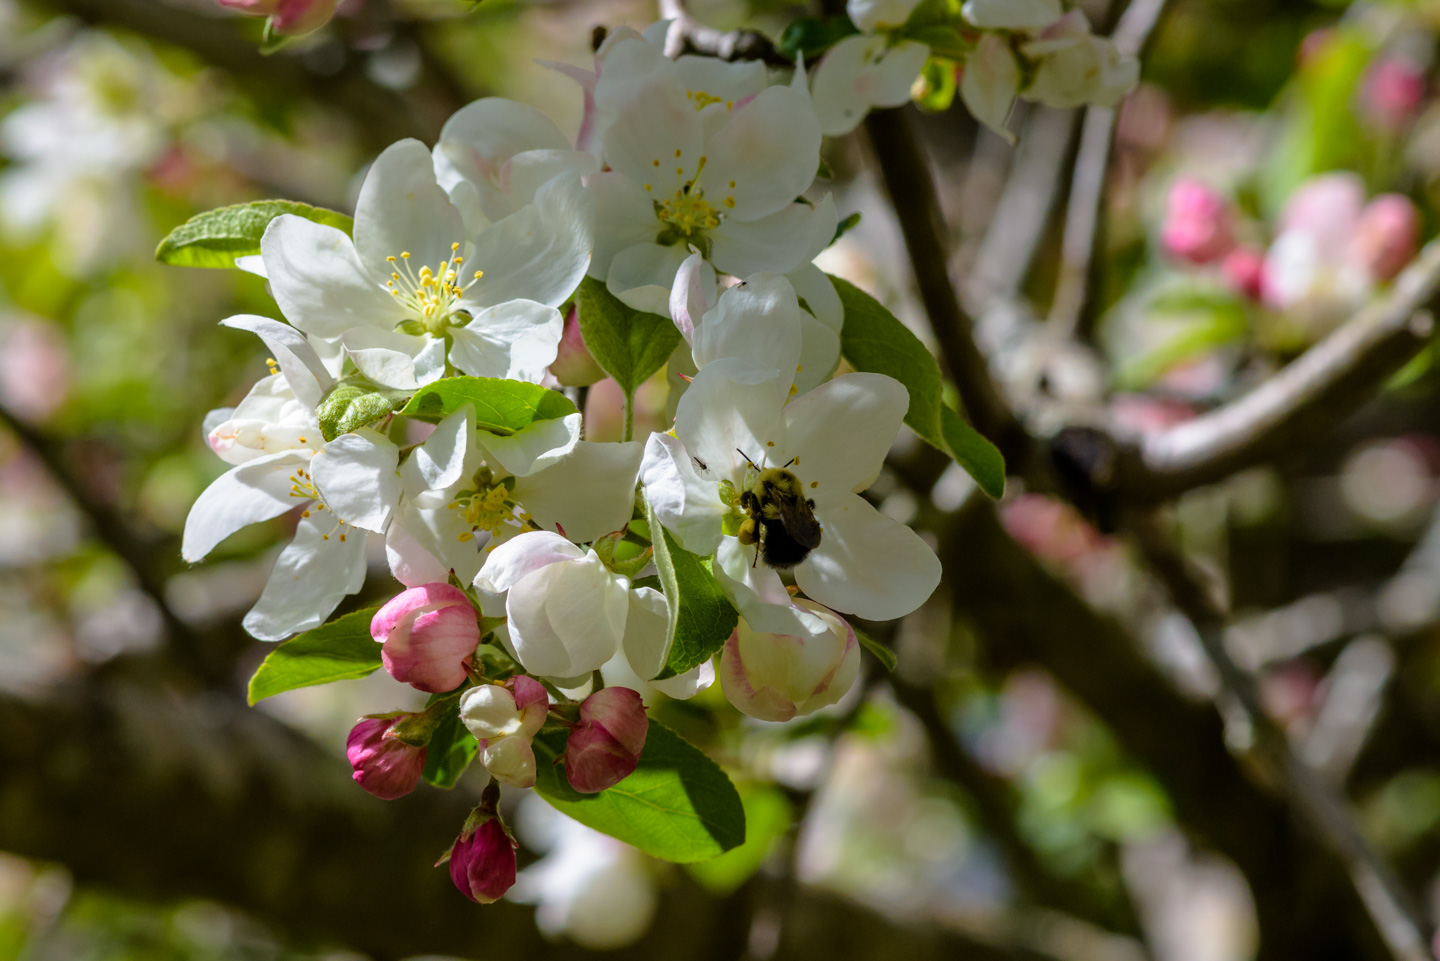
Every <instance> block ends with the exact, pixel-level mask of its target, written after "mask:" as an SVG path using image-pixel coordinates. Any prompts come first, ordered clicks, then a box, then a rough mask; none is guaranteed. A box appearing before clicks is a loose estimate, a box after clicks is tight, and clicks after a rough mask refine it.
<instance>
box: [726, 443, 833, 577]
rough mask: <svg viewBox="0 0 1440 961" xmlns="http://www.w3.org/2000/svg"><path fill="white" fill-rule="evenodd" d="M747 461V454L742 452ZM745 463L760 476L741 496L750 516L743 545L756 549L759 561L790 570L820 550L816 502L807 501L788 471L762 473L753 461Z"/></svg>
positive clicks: (742, 529) (743, 527) (745, 522)
mask: <svg viewBox="0 0 1440 961" xmlns="http://www.w3.org/2000/svg"><path fill="white" fill-rule="evenodd" d="M739 453H740V456H741V457H745V452H744V451H740V452H739ZM745 462H746V463H747V464H749V465H750V466H751V468H753V469H754V470H757V471H759V472H760V476H759V477H758V478H757V479H756V481H755V483H754V484H752V485H751V486H750V487H748V488H746V489H745V490H744V491H742V492H741V494H740V507H741V509H742V510H744V511H745V513H746V514H748V515H749V516H748V517H746V518H745V520H743V521H741V523H740V531H739V538H740V543H742V544H744V545H746V546H749V545H751V544H754V545H756V547H755V561H754V562H752V563H751V565H750V566H751V567H754V566H755V564H758V563H759V562H760V561H761V560H762V559H763V560H764V561H765V563H766V564H768V565H769V566H770V567H774V568H777V569H779V570H787V569H789V568H791V567H794V566H795V565H796V564H799V563H800V562H801V561H803V560H805V558H806V557H807V556H809V554H810V552H811V551H813V550H814V549H815V548H817V547H819V546H820V522H819V521H817V520H816V519H815V502H814V501H813V500H810V499H808V498H806V497H805V494H804V488H803V487H802V486H801V484H800V478H798V477H796V476H795V475H794V474H792V473H790V471H788V470H786V468H788V467H789V466H790V464H793V463H794V461H793V460H792V461H790V463H787V464H786V465H785V467H771V468H767V469H765V470H761V469H760V468H758V467H756V466H755V464H754V462H753V461H751V460H750V458H749V457H745Z"/></svg>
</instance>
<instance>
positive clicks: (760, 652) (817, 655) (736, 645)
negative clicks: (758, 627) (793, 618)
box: [720, 601, 860, 721]
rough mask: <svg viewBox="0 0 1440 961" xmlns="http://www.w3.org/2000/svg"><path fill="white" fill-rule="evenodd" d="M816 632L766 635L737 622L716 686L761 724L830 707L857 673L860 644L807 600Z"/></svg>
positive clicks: (830, 615) (825, 611)
mask: <svg viewBox="0 0 1440 961" xmlns="http://www.w3.org/2000/svg"><path fill="white" fill-rule="evenodd" d="M795 606H796V607H798V608H801V610H802V611H803V612H807V613H809V614H811V615H813V618H811V619H812V620H813V621H814V622H815V623H816V625H817V626H816V628H815V630H814V633H811V634H805V635H791V634H766V633H762V632H760V631H755V630H752V629H751V628H750V625H749V624H747V623H745V621H744V619H741V621H740V626H739V627H737V628H736V629H735V633H733V634H731V635H730V640H728V641H726V642H725V648H724V651H723V652H722V653H721V655H720V687H721V688H722V689H723V690H724V691H725V697H726V698H727V699H728V700H729V701H730V703H731V704H733V705H735V707H736V708H737V709H739V710H740V711H743V712H744V713H746V714H748V715H750V716H751V717H756V718H759V719H760V720H762V721H788V720H790V719H791V718H792V717H798V716H800V715H802V714H810V713H812V712H814V711H818V710H819V709H820V708H822V707H825V706H827V705H830V704H834V703H835V702H836V701H838V700H840V698H841V697H843V696H844V694H845V692H846V691H848V690H850V686H851V685H852V684H854V683H855V678H856V677H857V676H858V675H859V673H860V645H859V643H858V642H857V640H856V638H855V632H854V631H853V630H851V629H850V625H849V624H847V623H846V622H845V621H844V620H843V619H842V618H841V617H840V616H839V615H838V614H835V613H834V612H833V611H830V610H828V609H826V608H824V607H821V606H820V605H819V604H815V603H813V602H811V601H796V602H795Z"/></svg>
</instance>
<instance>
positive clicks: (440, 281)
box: [385, 243, 485, 337]
mask: <svg viewBox="0 0 1440 961" xmlns="http://www.w3.org/2000/svg"><path fill="white" fill-rule="evenodd" d="M459 250H460V245H459V244H458V243H453V244H451V245H450V254H451V256H450V258H449V259H448V260H442V261H441V262H440V263H438V264H436V265H435V266H434V267H430V266H428V265H422V266H421V267H420V268H419V270H416V268H415V265H414V264H412V263H411V262H410V261H411V257H410V252H409V251H408V250H407V251H404V252H402V253H401V254H400V256H399V257H395V256H390V257H386V258H385V260H386V261H387V262H388V263H389V264H390V267H391V270H390V279H389V280H388V281H386V282H385V287H386V289H388V290H389V291H390V295H391V296H392V297H394V298H395V300H396V302H397V303H398V304H400V305H401V308H402V309H403V310H404V311H405V312H406V313H407V314H408V315H409V318H408V320H409V322H410V323H413V324H415V325H418V326H419V328H420V330H419V331H416V333H419V332H421V331H423V332H424V333H427V334H431V335H433V336H436V337H439V336H441V335H443V334H444V333H445V329H446V328H447V327H449V326H451V324H452V323H453V321H454V318H455V316H456V315H457V314H463V313H464V312H463V311H462V309H461V307H460V300H461V298H462V297H464V296H465V292H466V291H467V290H469V289H470V288H471V287H472V286H474V285H475V283H476V282H477V281H479V280H480V278H481V277H483V276H484V275H485V272H484V271H483V270H477V271H475V273H474V274H473V275H472V276H471V277H470V279H469V280H468V281H466V282H464V283H463V284H462V283H461V282H460V280H461V278H460V268H461V266H462V265H463V264H464V263H465V258H464V257H462V256H460V254H459Z"/></svg>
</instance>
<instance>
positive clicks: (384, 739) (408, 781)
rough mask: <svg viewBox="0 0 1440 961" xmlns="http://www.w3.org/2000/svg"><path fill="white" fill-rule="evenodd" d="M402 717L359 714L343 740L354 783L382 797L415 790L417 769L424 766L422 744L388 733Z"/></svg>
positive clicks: (418, 776) (391, 799)
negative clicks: (402, 739) (359, 717)
mask: <svg viewBox="0 0 1440 961" xmlns="http://www.w3.org/2000/svg"><path fill="white" fill-rule="evenodd" d="M402 718H403V716H397V717H366V718H361V719H360V721H359V722H358V723H356V725H355V726H354V727H353V728H351V730H350V736H349V737H348V738H347V739H346V741H345V756H346V758H348V759H349V761H350V766H351V767H352V768H354V769H355V774H354V779H355V783H356V784H358V785H360V786H361V787H363V788H364V789H365V790H366V791H369V792H370V793H371V794H373V795H375V796H376V797H378V798H381V799H382V800H386V801H393V800H395V799H396V798H398V797H404V796H405V795H407V794H409V793H410V792H411V791H413V790H415V785H416V784H418V783H419V781H420V772H421V771H423V770H424V769H425V748H423V747H416V746H414V745H412V744H407V743H405V742H404V741H401V740H399V739H398V738H395V737H392V736H390V731H391V729H392V728H394V727H395V725H396V723H397V722H399V721H400V720H402Z"/></svg>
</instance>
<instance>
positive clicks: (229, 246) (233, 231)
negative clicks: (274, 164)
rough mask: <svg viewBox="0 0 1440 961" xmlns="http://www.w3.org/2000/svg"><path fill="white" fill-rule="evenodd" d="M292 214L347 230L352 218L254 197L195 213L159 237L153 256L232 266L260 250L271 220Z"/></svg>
mask: <svg viewBox="0 0 1440 961" xmlns="http://www.w3.org/2000/svg"><path fill="white" fill-rule="evenodd" d="M282 214H294V215H295V216H297V217H304V218H305V219H306V220H313V221H315V222H316V223H317V224H325V225H326V226H328V227H336V228H338V229H340V230H343V231H345V232H346V233H347V234H348V233H350V231H351V229H352V228H353V227H354V221H353V220H351V219H350V218H349V217H347V216H346V215H344V214H342V213H337V212H336V211H334V210H326V209H325V208H324V207H312V206H310V205H309V204H302V203H296V202H295V201H293V200H256V201H254V202H252V203H248V204H236V205H234V206H232V207H221V208H219V209H218V210H209V211H206V212H205V213H203V214H196V215H195V216H194V217H191V218H190V219H189V220H187V221H185V222H184V223H183V224H181V225H180V226H178V227H176V228H175V229H174V230H172V231H170V236H168V237H166V238H165V239H164V240H162V241H160V246H159V247H157V248H155V259H156V260H158V261H160V262H161V263H162V264H172V265H174V266H176V267H234V266H235V258H236V257H248V256H253V255H254V254H258V253H260V238H261V237H263V236H264V235H265V228H266V227H268V226H270V221H272V220H274V219H275V218H276V217H279V216H280V215H282Z"/></svg>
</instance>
